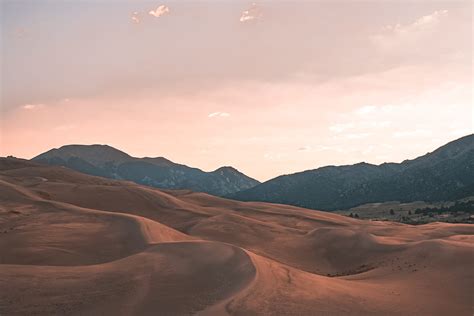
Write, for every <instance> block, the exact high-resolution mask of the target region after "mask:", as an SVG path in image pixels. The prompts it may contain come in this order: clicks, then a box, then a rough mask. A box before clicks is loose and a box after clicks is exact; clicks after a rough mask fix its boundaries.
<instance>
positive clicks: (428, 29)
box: [371, 10, 448, 50]
mask: <svg viewBox="0 0 474 316" xmlns="http://www.w3.org/2000/svg"><path fill="white" fill-rule="evenodd" d="M447 14H448V10H439V11H435V12H433V13H431V14H429V15H425V16H422V17H420V18H418V19H417V20H415V21H414V22H413V23H411V24H407V25H402V24H399V23H398V24H395V25H387V26H385V27H384V28H383V29H382V30H381V32H379V33H378V34H375V35H373V36H372V37H371V40H372V42H373V43H374V44H375V45H376V46H377V47H379V48H380V49H383V50H394V49H395V50H396V49H398V48H400V46H406V45H414V44H419V41H420V40H421V39H423V38H424V37H425V36H427V35H428V34H430V33H432V31H433V30H434V29H435V27H436V26H437V25H438V24H439V22H440V21H441V20H442V19H443V18H444V17H445V16H446V15H447Z"/></svg>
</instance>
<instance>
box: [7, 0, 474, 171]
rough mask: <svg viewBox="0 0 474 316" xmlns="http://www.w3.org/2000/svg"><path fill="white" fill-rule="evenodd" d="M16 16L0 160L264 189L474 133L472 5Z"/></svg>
mask: <svg viewBox="0 0 474 316" xmlns="http://www.w3.org/2000/svg"><path fill="white" fill-rule="evenodd" d="M23 5H24V6H25V8H23V10H22V11H18V10H14V9H17V8H15V4H14V3H13V2H10V3H9V2H8V1H7V2H6V4H4V8H3V14H4V19H2V21H4V22H2V28H3V45H2V104H1V105H2V109H1V110H2V112H1V113H2V114H1V120H0V123H1V125H0V131H1V139H0V155H2V156H5V155H15V156H18V157H24V158H31V157H33V156H35V155H37V154H39V153H41V152H44V151H46V150H48V149H51V148H53V147H60V146H62V145H65V144H95V143H99V144H109V145H111V146H114V147H116V148H118V149H121V150H123V151H125V152H127V153H129V154H131V155H133V156H138V157H141V156H165V157H167V158H168V159H171V160H173V161H175V162H178V163H184V164H187V165H190V166H194V167H198V168H201V169H203V170H213V169H216V168H218V167H220V166H223V165H232V166H234V167H236V168H237V169H239V170H241V171H242V172H245V173H246V174H248V175H250V176H252V177H255V178H257V179H259V180H267V179H270V178H272V177H275V176H278V175H280V174H285V173H292V172H297V171H302V170H306V169H314V168H317V167H320V166H323V165H328V164H335V165H338V164H350V163H356V162H360V161H366V162H371V163H381V162H385V161H397V162H398V161H402V160H404V159H407V158H414V157H416V156H419V155H422V154H425V153H426V152H428V151H432V150H434V149H435V148H436V147H438V146H440V145H443V144H444V143H446V142H448V141H451V140H454V139H456V138H458V137H461V136H464V135H467V134H470V133H473V120H474V117H473V103H472V89H473V82H472V28H471V25H470V23H472V10H468V11H469V12H467V11H466V8H469V6H471V3H470V2H465V3H462V2H458V3H456V4H452V3H450V2H446V3H442V2H437V3H435V4H433V3H420V2H409V1H407V2H404V3H403V4H398V5H396V4H393V3H386V4H381V3H379V2H373V3H369V4H357V3H354V2H349V1H348V2H347V3H343V2H341V3H338V4H337V5H336V4H331V3H329V2H320V3H304V2H301V3H298V2H295V3H268V2H264V3H261V4H259V3H257V6H258V10H257V9H255V8H253V7H252V6H251V5H250V4H249V3H246V2H236V3H232V4H230V3H228V4H222V3H220V4H214V3H213V2H203V3H201V4H200V5H196V4H188V6H190V7H186V5H185V4H182V3H178V2H168V3H160V2H158V3H156V5H154V4H153V5H151V6H150V2H130V3H123V4H120V5H117V6H114V7H113V8H108V9H109V10H105V9H107V8H104V4H101V5H94V4H93V3H89V4H87V3H85V4H82V5H81V6H79V7H77V8H76V7H69V6H68V5H66V4H62V5H59V4H57V3H55V2H53V3H51V2H47V3H46V4H45V6H46V7H37V6H36V4H34V3H33V2H32V3H31V4H28V2H24V3H23ZM28 5H29V6H28ZM159 5H166V6H167V7H168V8H169V9H168V11H166V10H165V9H163V8H162V9H160V10H161V11H160V10H158V9H157V8H158V7H159ZM51 6H52V7H51ZM70 6H72V4H70ZM148 9H150V10H153V12H154V13H155V14H154V15H153V14H148ZM249 9H251V10H249ZM388 9H390V13H386V12H387V10H388ZM61 10H66V11H68V10H71V11H74V12H75V13H76V15H77V19H76V20H75V21H74V23H72V25H71V24H64V23H66V21H65V20H64V19H63V17H62V16H61V15H60V16H56V15H58V14H59V13H60V12H61ZM81 10H82V11H81ZM156 10H158V11H156ZM163 10H164V11H163ZM252 10H253V11H252ZM358 10H360V12H359V11H358ZM135 11H137V12H139V14H134V12H135ZM162 11H163V12H165V13H163V14H162V13H160V12H162ZM244 11H248V12H250V13H245V12H244ZM18 12H23V13H18ZM251 12H254V13H252V14H254V15H255V17H254V18H249V17H247V18H242V16H246V15H245V14H247V15H248V14H251ZM357 12H359V13H357ZM106 13H107V15H105V14H106ZM356 13H357V14H356ZM374 13H379V14H378V15H377V17H376V18H373V19H372V20H370V19H371V18H372V16H374V15H373V14H374ZM207 15H208V16H207ZM361 15H362V16H361ZM133 16H137V17H140V18H139V19H138V22H137V21H136V20H131V19H130V17H133ZM45 17H49V18H50V19H48V20H47V22H43V21H44V18H45ZM242 20H243V21H242ZM198 26H199V27H198ZM19 30H22V31H21V32H20V31H19ZM91 32H92V33H94V34H95V35H96V36H95V37H94V38H93V37H92V36H91V35H92V33H91ZM71 39H74V40H71Z"/></svg>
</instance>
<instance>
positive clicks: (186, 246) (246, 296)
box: [0, 159, 474, 315]
mask: <svg viewBox="0 0 474 316" xmlns="http://www.w3.org/2000/svg"><path fill="white" fill-rule="evenodd" d="M473 241H474V227H473V226H472V225H462V224H446V223H433V224H427V225H422V226H408V225H404V224H399V223H391V222H371V221H361V220H356V219H352V218H348V217H343V216H340V215H336V214H330V213H325V212H318V211H312V210H305V209H301V208H297V207H291V206H286V205H277V204H268V203H244V202H236V201H231V200H226V199H222V198H216V197H213V196H209V195H206V194H202V193H193V192H190V191H184V190H182V191H163V190H161V191H160V190H157V189H153V188H148V187H143V186H140V185H137V184H134V183H130V182H126V181H114V180H108V179H102V178H97V177H92V176H86V175H83V174H80V173H77V172H74V171H71V170H68V169H66V168H60V167H47V166H42V165H38V164H34V163H30V162H27V161H21V160H15V159H0V264H1V265H0V315H31V314H39V315H64V314H68V315H157V314H158V315H187V314H196V313H197V314H200V315H225V314H230V315H315V314H316V315H344V314H351V315H371V314H372V315H447V314H450V315H471V314H472V308H473V298H472V293H474V271H473V270H474V269H472V267H473V266H474V242H473Z"/></svg>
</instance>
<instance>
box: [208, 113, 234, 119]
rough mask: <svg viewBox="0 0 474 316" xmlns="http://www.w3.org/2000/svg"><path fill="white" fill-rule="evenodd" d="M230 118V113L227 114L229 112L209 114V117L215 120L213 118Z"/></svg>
mask: <svg viewBox="0 0 474 316" xmlns="http://www.w3.org/2000/svg"><path fill="white" fill-rule="evenodd" d="M229 116H230V113H227V112H213V113H209V115H208V116H207V117H209V118H213V117H229Z"/></svg>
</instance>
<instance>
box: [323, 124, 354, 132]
mask: <svg viewBox="0 0 474 316" xmlns="http://www.w3.org/2000/svg"><path fill="white" fill-rule="evenodd" d="M354 127H355V125H354V123H337V124H334V125H332V126H329V130H330V131H331V132H335V133H342V132H344V131H346V130H348V129H351V128H354Z"/></svg>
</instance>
